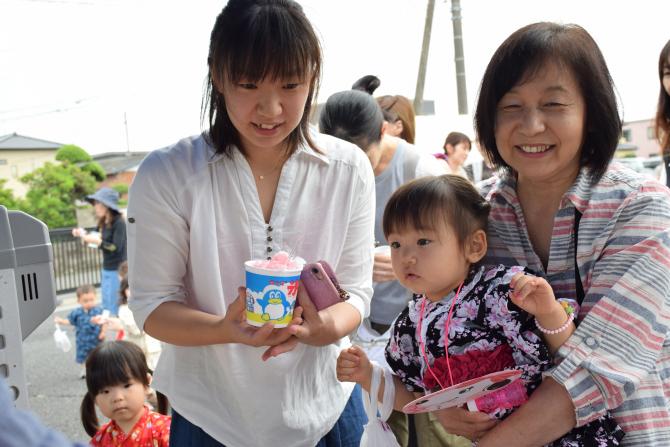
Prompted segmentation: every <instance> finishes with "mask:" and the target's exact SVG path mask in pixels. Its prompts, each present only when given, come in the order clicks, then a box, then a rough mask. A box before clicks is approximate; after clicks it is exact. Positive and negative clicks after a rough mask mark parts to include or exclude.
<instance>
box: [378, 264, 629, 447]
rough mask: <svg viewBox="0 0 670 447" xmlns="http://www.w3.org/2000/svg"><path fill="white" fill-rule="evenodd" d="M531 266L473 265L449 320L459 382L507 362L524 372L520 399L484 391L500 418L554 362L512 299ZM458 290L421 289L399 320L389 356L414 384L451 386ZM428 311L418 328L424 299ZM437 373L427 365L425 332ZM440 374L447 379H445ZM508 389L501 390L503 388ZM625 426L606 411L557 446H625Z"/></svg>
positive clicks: (485, 403)
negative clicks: (515, 284)
mask: <svg viewBox="0 0 670 447" xmlns="http://www.w3.org/2000/svg"><path fill="white" fill-rule="evenodd" d="M525 271H527V270H526V269H524V268H523V267H509V268H508V267H505V266H503V265H497V266H478V267H475V268H473V269H471V270H470V273H469V274H468V277H467V278H466V279H465V281H464V283H463V286H462V287H461V291H460V293H459V296H458V301H457V302H456V303H455V305H454V308H453V313H452V316H451V321H450V322H449V328H448V330H449V343H448V345H449V365H450V367H451V373H452V378H453V380H454V384H457V383H461V382H463V381H465V380H469V379H474V378H476V377H480V376H482V375H485V374H489V373H492V372H496V371H501V370H504V369H512V368H515V369H518V370H520V371H522V376H521V380H522V381H517V382H515V383H513V384H511V385H509V386H508V387H507V388H510V387H514V386H517V387H523V388H525V390H524V389H521V390H520V391H521V395H522V397H521V398H519V396H518V395H519V393H514V394H515V395H516V396H517V397H516V399H517V400H516V402H509V401H508V402H507V404H501V403H500V401H499V399H498V400H497V401H496V400H495V399H491V398H490V396H492V395H489V398H488V399H487V398H486V397H485V398H482V399H477V405H478V407H479V408H480V410H481V411H485V412H487V413H489V414H491V415H493V416H495V417H497V418H499V419H503V418H505V417H507V416H508V415H509V414H510V413H511V412H512V411H513V409H514V408H516V407H518V406H519V405H521V404H522V403H523V402H524V401H525V400H526V396H527V395H530V394H531V393H532V392H533V391H534V390H535V388H537V386H538V385H539V384H540V382H541V381H542V373H543V372H544V371H546V370H548V369H549V368H551V367H552V363H551V356H550V353H549V350H548V348H547V346H546V345H545V344H544V342H543V341H542V339H541V338H540V337H539V336H538V335H537V334H536V333H535V330H536V329H537V328H536V326H535V321H534V319H533V317H532V315H530V314H528V313H527V312H525V311H524V310H522V309H520V308H519V307H517V306H516V305H515V304H514V303H512V302H511V301H510V300H509V299H508V293H509V290H510V288H509V283H510V281H511V279H512V277H513V276H514V275H515V274H517V273H519V272H525ZM455 295H456V292H455V291H454V292H451V293H450V294H449V295H447V296H446V297H445V298H443V299H442V300H441V301H439V302H435V303H433V302H430V301H429V300H428V299H426V298H425V297H423V296H421V295H415V296H414V299H413V300H412V301H411V302H410V303H409V305H408V307H407V308H405V310H403V311H402V313H401V314H400V315H399V316H398V318H397V319H396V321H395V323H394V324H393V329H392V334H391V339H390V340H389V343H388V345H387V347H386V360H387V362H388V364H389V366H390V367H391V369H393V372H394V373H395V374H396V375H397V376H398V378H399V379H400V380H401V381H402V382H403V383H404V384H405V386H406V387H407V389H408V390H410V391H412V392H418V393H423V392H433V391H437V390H439V389H440V385H439V383H442V384H443V385H444V386H450V385H451V383H450V381H449V374H448V371H447V358H446V356H445V349H444V346H445V323H446V321H447V317H448V313H449V307H450V306H451V302H452V300H453V299H454V297H455ZM424 300H425V304H424V315H423V319H422V322H421V334H418V333H417V327H418V326H419V318H420V313H421V306H422V303H423V302H424ZM418 337H420V339H421V340H422V341H423V343H424V345H425V351H426V352H425V353H426V357H427V359H428V362H430V367H431V370H430V371H432V373H431V372H430V371H429V370H428V369H427V368H426V365H425V362H424V360H423V358H422V355H421V353H420V349H419V338H418ZM438 381H439V383H438ZM505 390H506V388H505V389H502V390H500V393H502V392H504V391H505ZM623 436H624V433H623V431H622V430H621V429H620V428H619V426H618V425H617V423H616V422H615V420H614V419H613V418H612V417H611V416H610V415H609V414H607V415H605V416H603V417H601V418H599V419H596V420H595V421H593V422H591V423H589V424H587V425H585V426H582V427H578V428H575V429H573V430H572V431H571V432H569V433H568V434H566V435H565V436H563V437H562V438H560V439H559V440H556V441H554V442H553V443H552V444H550V445H551V446H561V447H578V446H597V447H605V446H618V445H619V441H620V440H621V439H622V438H623Z"/></svg>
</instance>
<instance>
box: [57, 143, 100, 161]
mask: <svg viewBox="0 0 670 447" xmlns="http://www.w3.org/2000/svg"><path fill="white" fill-rule="evenodd" d="M56 160H58V161H60V162H69V163H82V162H87V161H91V160H92V158H91V156H90V155H89V153H88V152H86V151H85V150H84V149H82V148H80V147H79V146H76V145H74V144H66V145H64V146H61V147H60V149H58V150H57V151H56Z"/></svg>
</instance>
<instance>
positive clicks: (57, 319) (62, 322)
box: [54, 317, 69, 324]
mask: <svg viewBox="0 0 670 447" xmlns="http://www.w3.org/2000/svg"><path fill="white" fill-rule="evenodd" d="M54 322H55V323H56V324H68V323H69V321H68V320H66V319H65V318H61V317H54Z"/></svg>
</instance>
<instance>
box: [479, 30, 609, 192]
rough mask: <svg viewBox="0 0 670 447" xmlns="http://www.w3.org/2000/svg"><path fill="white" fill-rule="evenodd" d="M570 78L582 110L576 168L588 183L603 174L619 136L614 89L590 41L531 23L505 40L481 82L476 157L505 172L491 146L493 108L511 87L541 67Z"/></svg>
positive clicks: (585, 34) (582, 33) (579, 34)
mask: <svg viewBox="0 0 670 447" xmlns="http://www.w3.org/2000/svg"><path fill="white" fill-rule="evenodd" d="M549 62H555V63H556V64H558V65H559V67H561V68H562V69H568V70H570V71H571V72H572V74H573V76H574V78H575V80H576V81H577V84H578V85H579V89H580V93H581V95H582V97H583V98H584V104H585V105H586V120H585V124H584V135H583V138H582V140H583V141H582V147H581V148H580V150H581V158H580V160H579V164H580V167H587V168H589V175H590V178H591V181H592V182H594V183H595V182H597V181H598V180H600V178H601V177H602V175H603V174H604V173H605V171H606V170H607V167H608V166H609V163H610V161H611V160H612V157H613V156H614V152H615V151H616V147H617V144H618V142H619V136H620V135H621V117H620V116H619V110H618V108H617V102H616V95H615V93H614V83H613V81H612V77H611V76H610V72H609V69H608V68H607V64H606V63H605V58H604V57H603V54H602V53H601V51H600V48H598V44H597V43H596V42H595V40H593V37H591V35H590V34H589V33H588V32H586V30H585V29H584V28H582V27H581V26H579V25H561V24H558V23H551V22H540V23H533V24H531V25H527V26H524V27H523V28H520V29H519V30H517V31H515V32H514V33H512V35H510V36H509V37H508V38H507V39H506V40H505V41H504V42H503V43H502V44H501V45H500V46H499V47H498V49H497V50H496V52H495V53H494V54H493V56H492V57H491V61H490V62H489V65H488V67H486V72H485V73H484V77H483V78H482V83H481V87H480V90H479V99H478V101H477V110H476V112H475V128H476V130H477V137H478V138H479V141H480V143H481V146H480V147H481V149H482V151H484V152H486V153H487V157H485V158H488V159H489V160H491V161H492V162H493V164H494V165H495V166H496V167H498V168H502V169H503V170H506V171H510V170H511V167H510V166H509V165H508V164H507V163H506V162H505V160H503V158H502V157H501V156H500V153H499V152H498V146H497V145H496V138H495V128H496V115H497V109H498V103H499V102H500V100H501V99H502V97H503V96H505V94H506V93H507V92H509V91H510V90H511V89H512V88H513V87H514V86H515V85H518V84H519V83H520V82H523V81H524V80H526V79H530V78H532V76H533V75H535V74H536V73H537V72H538V71H539V70H541V69H542V68H543V67H544V66H545V65H546V64H547V63H549Z"/></svg>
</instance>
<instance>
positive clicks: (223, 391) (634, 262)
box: [0, 0, 670, 447]
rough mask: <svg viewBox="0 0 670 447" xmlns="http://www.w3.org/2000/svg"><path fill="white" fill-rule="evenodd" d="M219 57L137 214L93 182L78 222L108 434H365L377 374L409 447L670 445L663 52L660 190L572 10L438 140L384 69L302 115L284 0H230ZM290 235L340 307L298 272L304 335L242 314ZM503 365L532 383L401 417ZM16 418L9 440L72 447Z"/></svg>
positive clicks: (96, 428) (340, 442) (83, 338)
mask: <svg viewBox="0 0 670 447" xmlns="http://www.w3.org/2000/svg"><path fill="white" fill-rule="evenodd" d="M207 62H208V73H207V88H206V92H205V95H204V98H203V100H204V104H205V105H206V107H207V111H208V114H207V115H206V118H207V121H208V127H207V129H206V130H205V131H204V132H203V133H202V134H201V135H197V136H193V137H188V138H185V139H183V140H181V141H179V142H177V143H176V144H174V145H173V146H170V147H167V148H165V149H161V150H157V151H154V152H152V153H150V154H149V155H148V156H147V157H146V159H145V160H144V161H143V162H142V164H141V166H140V168H139V170H138V172H137V174H136V176H135V179H134V181H133V184H132V186H131V188H130V192H129V204H128V210H127V219H124V218H123V217H122V214H121V213H120V209H119V206H118V200H119V198H118V194H117V193H115V191H113V190H111V189H109V188H102V189H100V190H99V191H97V192H96V193H95V194H93V195H91V196H88V197H87V200H89V201H90V202H91V203H92V204H93V206H94V209H95V213H96V217H97V218H98V232H96V233H87V232H85V231H84V230H81V229H75V230H73V235H75V236H77V237H81V239H82V241H83V243H86V244H90V245H92V246H93V247H96V248H98V249H100V250H101V251H102V253H103V260H104V262H103V270H102V287H101V290H102V306H99V305H98V303H97V296H96V289H95V288H93V286H91V285H83V286H82V287H80V288H79V289H78V290H77V301H78V304H79V306H78V307H77V308H76V309H74V310H73V311H72V312H71V313H70V314H69V315H68V318H67V319H64V318H58V317H57V318H56V322H57V323H59V324H63V325H71V326H73V327H74V328H75V330H76V362H77V364H79V366H80V367H81V368H82V371H81V376H82V377H85V379H86V388H87V392H86V394H85V396H84V398H83V401H82V405H81V419H82V424H83V426H84V428H85V430H86V432H87V433H88V434H89V435H90V436H91V441H90V443H91V445H96V446H121V445H124V446H145V445H147V446H148V445H151V446H168V445H170V446H179V447H184V446H206V447H207V446H231V447H232V446H261V445H276V444H280V445H287V446H296V447H300V446H304V447H314V446H317V447H350V446H358V445H361V438H362V437H363V434H364V428H365V427H366V423H367V422H368V421H367V416H366V413H365V410H364V408H363V400H364V398H363V393H364V392H365V393H368V392H370V390H371V389H377V386H376V385H375V386H374V387H373V386H372V383H373V382H374V380H373V378H374V371H375V368H387V369H389V370H390V371H392V375H391V376H386V377H387V379H385V380H383V381H382V384H381V386H380V387H379V392H378V395H377V396H372V398H377V399H378V400H379V401H380V402H382V401H384V400H385V399H388V396H389V395H390V396H392V397H391V399H392V402H393V407H394V412H393V413H392V414H391V416H390V418H389V419H388V423H389V425H390V427H391V429H392V431H393V434H394V435H395V438H396V439H397V442H398V445H401V446H403V447H407V446H410V445H413V446H420V447H429V446H447V447H456V446H459V447H460V446H470V445H477V446H479V447H485V446H542V445H551V446H565V447H568V446H664V445H670V401H669V399H668V396H669V395H670V341H668V339H667V333H668V329H669V328H668V326H669V325H670V308H669V306H670V190H669V189H668V187H667V186H670V182H668V180H667V179H668V178H670V175H667V173H668V172H670V155H669V154H670V42H668V43H667V44H666V45H665V47H664V48H663V50H662V52H661V54H660V59H659V78H660V94H659V99H658V113H657V118H656V130H657V136H658V138H659V141H660V142H661V145H662V148H663V160H664V164H663V167H664V169H663V172H664V173H665V174H666V177H664V178H663V179H662V181H661V182H658V181H655V180H653V179H648V178H645V177H642V176H640V175H638V174H636V173H634V172H633V171H631V170H628V169H626V168H625V167H622V166H620V165H618V164H617V163H612V158H613V156H614V152H615V150H616V147H617V143H618V141H619V137H620V135H621V127H622V122H621V117H620V114H619V110H618V107H617V101H616V95H615V90H614V83H613V80H612V78H611V76H610V73H609V70H608V67H607V64H606V62H605V59H604V57H603V55H602V53H601V51H600V49H599V48H598V45H597V44H596V42H595V41H594V40H593V38H592V37H591V36H590V35H589V33H588V32H587V31H586V30H585V29H583V28H582V27H580V26H578V25H563V24H556V23H549V22H540V23H534V24H530V25H527V26H524V27H522V28H520V29H518V30H517V31H515V32H514V33H513V34H511V35H510V36H509V37H508V38H507V39H505V41H504V42H503V43H502V44H501V45H500V46H499V47H498V49H497V50H496V51H495V53H494V55H493V56H492V58H491V60H490V62H489V64H488V66H487V69H486V71H485V74H484V77H483V79H482V81H481V86H480V91H479V97H478V102H477V107H476V112H475V129H474V130H475V132H474V133H475V135H476V138H475V139H472V140H471V139H470V138H469V137H468V136H467V135H465V134H463V133H459V132H446V133H447V135H446V138H445V142H444V145H443V150H442V151H440V152H439V153H437V154H435V156H430V155H425V152H423V151H420V150H419V149H417V148H416V147H415V146H414V143H415V136H416V126H415V117H414V110H413V108H412V104H411V102H410V101H409V100H408V99H407V98H405V97H403V96H400V95H386V96H380V97H375V96H374V92H375V90H376V89H377V88H378V87H379V85H380V83H381V80H380V79H379V78H378V77H376V76H373V75H366V76H363V77H362V78H360V79H358V80H357V81H356V82H355V83H354V84H353V86H352V88H351V89H348V90H343V91H341V92H338V93H335V94H333V95H331V96H330V97H329V98H328V100H327V101H326V103H325V105H324V107H323V108H322V110H321V111H320V115H319V116H318V119H317V121H318V129H317V127H316V126H314V125H312V124H311V123H310V117H311V114H312V108H311V107H312V103H313V101H314V100H315V95H316V92H317V89H318V83H319V78H320V74H321V67H322V53H321V46H320V43H319V40H318V38H317V36H316V33H315V32H314V29H313V28H312V25H311V24H310V22H309V21H308V20H307V18H306V16H305V14H304V12H303V11H302V8H301V7H300V6H299V5H298V4H297V3H296V2H294V1H292V0H230V1H229V2H228V3H227V4H226V6H225V7H224V8H223V10H222V11H221V13H220V14H219V15H218V17H217V18H216V22H215V24H214V27H213V29H212V32H211V38H210V42H209V53H208V58H207ZM473 141H475V143H476V146H477V148H478V150H480V151H481V152H482V155H483V158H484V160H486V161H487V165H488V166H489V167H490V168H491V169H492V170H493V172H494V173H495V175H493V176H491V177H490V178H487V179H484V180H483V181H481V182H474V181H473V180H475V177H477V176H474V175H473V172H472V171H471V172H468V171H467V170H466V169H465V168H466V167H465V161H466V158H467V157H468V154H469V152H470V150H471V149H472V147H473ZM480 179H481V176H479V178H476V180H480ZM666 185H667V186H666ZM286 248H290V249H291V251H292V252H293V253H296V254H298V255H299V256H301V257H302V258H304V259H306V260H308V261H316V260H323V261H326V262H327V263H328V264H330V265H332V266H333V268H334V270H335V274H336V276H337V278H338V280H339V285H340V286H341V288H342V289H344V290H345V291H346V292H347V293H348V299H347V300H346V301H343V302H338V303H337V304H334V305H331V306H330V307H326V308H325V309H321V310H317V308H316V307H315V305H314V304H313V298H314V297H310V295H309V294H308V293H307V292H306V291H305V289H304V288H302V287H301V288H299V289H298V301H299V305H298V306H297V307H296V308H295V310H294V314H293V320H292V321H291V322H290V324H289V325H288V326H287V327H284V328H274V327H273V326H272V324H271V323H267V324H265V325H263V326H261V327H255V326H251V325H249V324H247V323H246V321H245V303H246V298H247V297H246V291H245V288H244V287H242V286H243V285H244V281H245V276H244V262H245V261H247V260H250V259H266V258H267V257H269V256H271V255H272V254H273V253H276V252H278V251H280V250H283V249H286ZM126 258H127V261H126ZM110 333H114V334H116V336H115V338H116V339H115V340H107V339H109V338H111V337H110V336H109V334H110ZM503 370H518V371H519V372H520V377H519V378H517V379H515V380H514V381H512V382H511V383H510V384H509V385H507V387H505V388H503V389H501V390H498V391H495V392H494V393H493V394H489V395H487V396H483V397H480V398H477V399H475V400H473V401H472V402H470V403H468V405H467V406H454V407H449V408H441V409H436V410H434V411H432V412H426V413H420V414H415V415H413V416H408V415H407V414H405V413H404V412H403V409H404V408H406V407H405V406H406V405H407V404H410V403H411V402H413V401H415V400H416V399H417V398H418V397H421V396H424V395H427V394H430V393H433V392H436V391H440V390H443V389H446V388H449V387H452V386H456V385H458V384H459V383H462V382H464V381H467V380H472V379H476V378H478V377H479V376H481V375H485V374H491V373H496V372H499V371H503ZM5 391H6V390H4V389H2V390H0V406H1V407H2V408H3V414H4V409H5V408H8V409H9V408H10V407H11V403H10V402H9V399H8V397H7V396H6V393H5ZM393 396H394V397H393ZM165 397H167V400H166V399H165ZM168 403H169V408H170V411H168ZM96 409H97V411H99V412H100V413H102V414H103V415H104V416H105V417H106V418H107V419H109V422H108V423H106V424H104V425H102V426H100V424H99V423H98V416H97V413H96ZM168 413H169V414H168ZM7 414H8V416H7V417H6V418H5V417H3V418H1V420H0V444H1V445H51V446H61V445H69V444H68V443H67V441H66V440H64V439H63V438H62V437H60V436H59V435H58V434H57V433H54V432H52V431H50V430H48V429H45V428H44V427H41V426H40V424H39V422H37V421H35V420H34V419H32V418H31V417H30V416H29V415H26V414H24V413H20V412H18V411H13V410H12V411H11V412H9V413H7ZM3 421H4V422H3ZM366 439H367V438H366ZM40 442H41V443H40ZM45 442H46V444H44V443H45ZM367 442H370V441H369V439H368V441H367ZM370 445H372V444H370Z"/></svg>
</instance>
